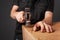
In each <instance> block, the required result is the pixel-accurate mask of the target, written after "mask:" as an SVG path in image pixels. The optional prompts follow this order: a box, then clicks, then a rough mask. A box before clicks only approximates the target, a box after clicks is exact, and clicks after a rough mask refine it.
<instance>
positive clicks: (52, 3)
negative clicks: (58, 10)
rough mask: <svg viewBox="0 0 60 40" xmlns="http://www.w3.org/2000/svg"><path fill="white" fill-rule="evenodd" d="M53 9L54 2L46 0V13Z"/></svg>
mask: <svg viewBox="0 0 60 40" xmlns="http://www.w3.org/2000/svg"><path fill="white" fill-rule="evenodd" d="M53 9H54V0H48V8H47V11H52V12H53Z"/></svg>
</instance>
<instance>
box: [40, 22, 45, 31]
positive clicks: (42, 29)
mask: <svg viewBox="0 0 60 40" xmlns="http://www.w3.org/2000/svg"><path fill="white" fill-rule="evenodd" d="M39 26H40V27H41V32H43V31H44V25H43V23H42V22H40V23H39Z"/></svg>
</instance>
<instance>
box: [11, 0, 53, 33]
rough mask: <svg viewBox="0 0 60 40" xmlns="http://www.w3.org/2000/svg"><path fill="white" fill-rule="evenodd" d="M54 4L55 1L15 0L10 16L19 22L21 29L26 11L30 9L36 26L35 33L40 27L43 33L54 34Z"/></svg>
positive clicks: (32, 21)
mask: <svg viewBox="0 0 60 40" xmlns="http://www.w3.org/2000/svg"><path fill="white" fill-rule="evenodd" d="M53 4H54V1H53V0H13V7H12V9H11V15H10V16H11V17H12V18H13V19H15V20H17V26H19V27H20V29H21V25H22V24H23V23H24V20H25V18H24V16H23V15H24V13H25V12H24V9H25V8H26V7H29V8H30V9H31V15H32V17H31V23H32V24H35V25H34V27H33V31H36V30H37V27H38V28H41V32H44V31H46V32H52V31H53V30H52V17H53ZM33 15H34V16H33ZM17 28H18V27H17ZM20 29H19V30H20Z"/></svg>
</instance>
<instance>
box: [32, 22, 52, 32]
mask: <svg viewBox="0 0 60 40" xmlns="http://www.w3.org/2000/svg"><path fill="white" fill-rule="evenodd" d="M37 28H41V32H45V31H46V32H52V27H51V25H49V24H46V23H45V22H43V21H39V22H37V23H36V24H35V25H34V27H33V31H36V30H37Z"/></svg>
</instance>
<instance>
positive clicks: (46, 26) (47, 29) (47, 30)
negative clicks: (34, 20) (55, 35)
mask: <svg viewBox="0 0 60 40" xmlns="http://www.w3.org/2000/svg"><path fill="white" fill-rule="evenodd" d="M44 25H45V29H46V32H49V28H48V25H47V24H46V23H44Z"/></svg>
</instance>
